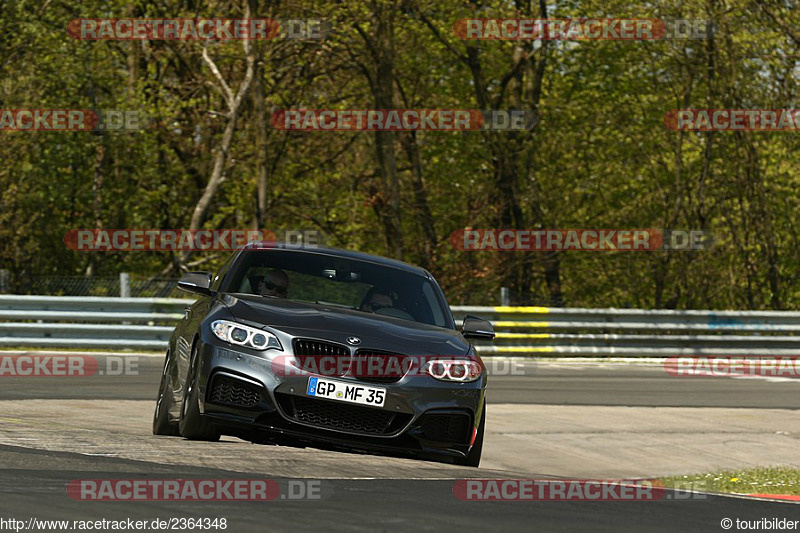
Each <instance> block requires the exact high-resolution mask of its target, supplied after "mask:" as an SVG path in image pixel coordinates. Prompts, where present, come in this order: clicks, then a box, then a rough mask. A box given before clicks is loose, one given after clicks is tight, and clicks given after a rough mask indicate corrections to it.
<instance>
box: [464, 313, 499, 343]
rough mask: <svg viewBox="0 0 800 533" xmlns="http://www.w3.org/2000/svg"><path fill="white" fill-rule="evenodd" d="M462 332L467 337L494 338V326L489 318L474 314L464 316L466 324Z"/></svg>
mask: <svg viewBox="0 0 800 533" xmlns="http://www.w3.org/2000/svg"><path fill="white" fill-rule="evenodd" d="M461 334H462V335H463V336H464V338H465V339H485V340H492V339H494V328H493V327H492V323H491V322H489V321H488V320H484V319H482V318H478V317H476V316H473V315H467V316H465V317H464V325H463V326H462V328H461Z"/></svg>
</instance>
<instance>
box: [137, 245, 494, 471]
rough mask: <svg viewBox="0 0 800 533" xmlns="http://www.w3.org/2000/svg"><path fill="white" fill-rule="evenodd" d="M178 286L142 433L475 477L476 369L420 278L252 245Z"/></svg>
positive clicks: (441, 304) (376, 262)
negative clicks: (181, 298) (175, 316)
mask: <svg viewBox="0 0 800 533" xmlns="http://www.w3.org/2000/svg"><path fill="white" fill-rule="evenodd" d="M178 286H179V287H180V288H181V289H183V290H186V291H189V292H192V293H194V294H196V295H198V296H199V298H198V300H197V301H195V302H194V303H193V304H192V305H191V306H189V307H187V308H186V314H185V316H184V318H183V319H182V320H181V321H180V323H179V324H178V325H177V327H176V328H175V331H174V333H173V335H172V338H171V339H170V342H169V348H168V350H167V354H166V360H165V363H164V370H163V373H162V378H161V385H160V388H159V391H158V400H157V403H156V409H155V414H154V417H153V433H154V434H156V435H175V436H178V435H180V436H183V437H185V438H188V439H194V440H208V441H215V440H218V439H219V438H220V435H222V434H225V435H232V436H236V437H239V438H243V439H246V440H251V441H253V442H260V443H275V444H281V443H291V444H295V445H298V444H299V445H309V446H317V447H325V448H334V449H341V448H347V449H351V450H365V451H370V452H377V453H386V454H392V455H408V456H414V457H418V458H421V459H429V460H437V461H443V462H451V463H455V464H461V465H467V466H478V465H479V464H480V459H481V451H482V448H483V434H484V427H485V423H486V416H485V414H486V408H485V398H484V395H485V390H486V381H487V380H486V369H485V367H484V365H483V362H482V361H481V359H480V358H479V357H478V356H477V355H476V354H475V350H474V348H473V346H472V345H471V344H470V339H478V338H481V339H491V338H493V337H494V332H493V329H492V326H491V324H490V323H489V322H487V321H484V320H481V319H479V318H477V317H471V316H470V317H467V318H466V319H465V320H464V324H463V327H462V329H461V330H458V329H456V325H455V322H454V320H453V317H452V315H451V313H450V308H449V306H448V305H447V302H446V300H445V297H444V294H443V292H442V290H441V288H440V287H439V285H438V284H437V283H436V281H435V280H434V279H433V276H431V274H430V273H429V272H427V271H426V270H424V269H422V268H418V267H415V266H411V265H408V264H406V263H402V262H399V261H394V260H390V259H385V258H382V257H377V256H372V255H367V254H362V253H357V252H352V251H346V250H338V249H332V248H322V247H319V248H316V247H315V248H308V247H303V248H301V247H297V246H294V247H293V246H290V245H284V244H274V243H269V244H266V243H264V245H259V243H254V244H253V243H251V244H250V245H248V246H246V247H244V248H242V249H240V250H239V251H237V252H236V253H234V254H233V255H232V256H231V258H230V259H229V260H228V261H227V263H225V265H223V267H222V268H221V269H220V271H219V272H218V273H217V274H216V275H213V276H212V274H210V273H208V272H192V273H189V274H187V275H185V276H184V278H183V279H181V280H180V281H179V282H178Z"/></svg>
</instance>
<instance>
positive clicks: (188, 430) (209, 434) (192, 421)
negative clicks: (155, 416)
mask: <svg viewBox="0 0 800 533" xmlns="http://www.w3.org/2000/svg"><path fill="white" fill-rule="evenodd" d="M198 365H199V357H198V349H197V343H195V346H194V348H192V358H191V360H190V361H189V370H188V371H187V372H186V381H185V382H184V393H183V404H182V405H181V416H180V422H179V423H178V429H179V430H180V434H181V436H182V437H185V438H187V439H189V440H205V441H209V442H215V441H218V440H219V436H220V435H219V432H218V431H217V430H215V429H214V428H213V427H212V426H211V424H209V423H208V422H207V421H206V420H205V419H204V418H203V415H202V414H201V413H200V402H199V399H198V397H197V391H198V386H197V374H198V372H197V367H198Z"/></svg>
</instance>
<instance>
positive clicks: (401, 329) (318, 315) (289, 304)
mask: <svg viewBox="0 0 800 533" xmlns="http://www.w3.org/2000/svg"><path fill="white" fill-rule="evenodd" d="M221 302H222V303H223V304H224V305H225V306H226V307H227V308H228V309H229V310H230V312H231V314H232V315H233V317H234V318H235V319H236V320H237V321H238V322H241V323H243V324H248V325H251V326H255V327H263V326H269V327H271V328H275V329H279V330H281V331H284V332H286V333H288V334H289V335H292V336H293V337H306V338H314V339H324V340H329V341H332V342H336V343H339V344H346V342H345V339H347V337H350V336H355V337H358V338H360V339H361V343H360V344H359V345H358V346H355V347H356V348H359V349H361V348H371V349H374V350H386V351H389V352H393V353H402V354H404V355H465V354H466V353H467V352H468V351H469V343H468V342H467V341H466V340H465V339H464V337H462V336H461V334H460V333H459V332H458V331H455V330H451V329H446V328H440V327H436V326H430V325H427V324H422V323H419V322H411V321H408V320H402V319H399V318H392V317H384V316H377V315H372V314H368V313H364V312H361V311H356V310H350V309H344V308H339V307H335V306H327V305H324V304H311V303H304V302H294V301H291V300H285V299H282V298H274V299H273V298H265V297H262V296H256V295H245V294H235V295H234V294H225V295H223V296H222V297H221Z"/></svg>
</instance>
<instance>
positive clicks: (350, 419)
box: [275, 394, 411, 435]
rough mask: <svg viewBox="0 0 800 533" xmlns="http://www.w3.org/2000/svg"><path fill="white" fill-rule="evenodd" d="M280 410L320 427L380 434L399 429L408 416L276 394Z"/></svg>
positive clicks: (296, 419) (291, 417)
mask: <svg viewBox="0 0 800 533" xmlns="http://www.w3.org/2000/svg"><path fill="white" fill-rule="evenodd" d="M275 396H276V398H277V400H278V403H279V405H280V407H281V409H282V410H283V412H284V413H285V414H286V416H288V417H289V418H290V419H292V420H295V421H297V422H302V423H304V424H309V425H312V426H315V427H319V428H324V429H335V430H339V431H346V432H351V433H361V434H371V435H381V434H391V433H394V432H396V431H399V430H400V429H402V428H403V427H404V426H405V425H406V424H407V423H408V422H409V420H410V419H411V415H409V414H406V413H393V412H391V411H385V410H382V409H375V408H371V407H362V406H360V405H348V404H345V403H339V402H332V401H327V400H319V399H315V398H306V397H304V396H294V395H289V394H276V395H275Z"/></svg>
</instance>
